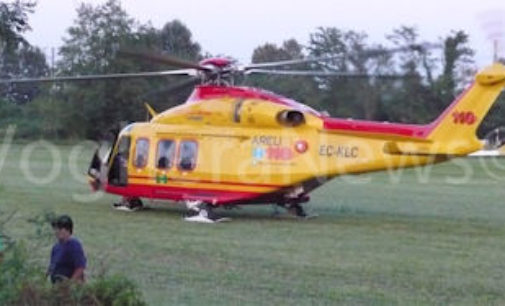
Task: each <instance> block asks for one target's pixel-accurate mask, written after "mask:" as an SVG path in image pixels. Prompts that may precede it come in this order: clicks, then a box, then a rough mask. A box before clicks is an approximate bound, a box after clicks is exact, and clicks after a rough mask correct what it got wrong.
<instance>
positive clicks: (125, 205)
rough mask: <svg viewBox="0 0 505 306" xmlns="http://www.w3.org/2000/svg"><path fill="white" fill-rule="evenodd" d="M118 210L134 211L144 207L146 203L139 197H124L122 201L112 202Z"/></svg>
mask: <svg viewBox="0 0 505 306" xmlns="http://www.w3.org/2000/svg"><path fill="white" fill-rule="evenodd" d="M112 207H113V208H114V209H117V210H121V211H127V212H133V211H138V210H141V209H143V208H144V203H142V200H140V199H139V198H130V197H122V198H121V201H119V202H116V203H114V204H112Z"/></svg>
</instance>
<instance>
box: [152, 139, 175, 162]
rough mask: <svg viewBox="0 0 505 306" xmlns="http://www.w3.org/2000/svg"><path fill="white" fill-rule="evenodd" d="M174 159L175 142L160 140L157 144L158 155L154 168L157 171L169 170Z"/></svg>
mask: <svg viewBox="0 0 505 306" xmlns="http://www.w3.org/2000/svg"><path fill="white" fill-rule="evenodd" d="M174 157H175V142H174V141H173V140H168V139H165V140H160V142H158V153H157V157H156V167H158V169H170V168H172V164H173V162H174Z"/></svg>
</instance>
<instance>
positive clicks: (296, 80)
mask: <svg viewBox="0 0 505 306" xmlns="http://www.w3.org/2000/svg"><path fill="white" fill-rule="evenodd" d="M303 58H305V55H304V53H303V47H302V45H300V44H299V43H298V42H297V41H296V40H295V39H289V40H286V41H285V42H284V43H283V44H282V45H281V46H277V45H275V44H271V43H266V44H264V45H262V46H259V47H257V48H256V49H255V50H254V52H253V55H252V59H251V61H252V62H253V63H263V62H272V61H283V60H293V59H303ZM291 68H292V69H301V70H305V69H308V68H310V67H309V66H308V65H307V64H299V65H295V66H291ZM247 83H248V84H249V85H251V86H256V87H261V88H265V89H268V90H271V91H273V92H276V93H278V94H282V95H284V96H286V97H289V98H292V99H296V100H298V101H301V102H304V103H307V104H309V105H311V106H315V107H317V106H318V100H317V98H316V97H315V95H314V93H315V91H316V86H317V85H316V83H315V81H314V78H312V77H300V76H274V75H253V76H249V77H248V79H247Z"/></svg>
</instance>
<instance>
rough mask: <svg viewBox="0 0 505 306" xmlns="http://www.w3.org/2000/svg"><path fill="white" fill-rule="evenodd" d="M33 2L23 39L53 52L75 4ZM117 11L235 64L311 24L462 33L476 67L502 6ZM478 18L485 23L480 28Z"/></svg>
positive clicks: (315, 1)
mask: <svg viewBox="0 0 505 306" xmlns="http://www.w3.org/2000/svg"><path fill="white" fill-rule="evenodd" d="M38 2H39V3H38V6H37V8H36V12H35V13H34V14H33V15H31V17H30V24H31V25H32V28H33V31H32V32H30V33H29V34H27V38H28V40H29V41H30V42H31V43H32V44H35V45H37V46H39V47H41V48H42V49H43V50H44V51H45V52H46V53H47V54H49V53H50V49H51V48H52V47H58V46H61V44H62V40H61V38H62V37H63V36H65V33H66V29H67V28H68V27H69V26H70V25H72V23H73V20H74V19H75V18H76V17H77V14H76V8H77V7H78V6H79V4H80V3H81V2H83V1H80V0H39V1H38ZM84 2H87V3H94V4H99V3H104V2H105V1H100V0H88V1H84ZM122 5H123V7H124V8H125V9H126V11H127V12H128V13H129V14H130V16H132V17H134V18H135V19H137V20H138V21H140V22H142V23H146V22H148V21H151V23H152V24H153V25H154V26H155V27H158V28H159V27H161V26H163V24H164V23H165V22H167V21H171V20H173V19H175V18H177V19H179V20H181V21H182V22H184V23H185V24H186V25H187V26H188V27H189V29H190V30H191V31H192V33H193V36H194V39H195V40H196V41H198V42H199V43H200V44H201V45H202V47H203V49H204V50H205V51H208V52H210V53H212V54H226V55H230V56H232V57H234V58H237V59H239V60H240V61H241V62H243V63H247V62H248V61H249V60H250V57H251V54H252V51H253V50H254V48H255V47H257V46H258V45H260V44H263V43H265V42H273V43H278V44H280V43H282V42H283V41H284V40H286V39H289V38H296V39H297V40H298V41H299V42H301V43H302V44H306V43H307V41H308V39H309V34H310V33H311V32H314V30H315V29H316V28H317V27H319V26H334V27H338V28H343V29H352V30H360V31H365V32H366V33H368V34H369V35H370V41H371V42H384V36H385V35H386V34H388V33H390V32H391V30H392V29H393V28H395V27H398V26H399V25H414V26H417V27H418V28H419V30H420V33H421V36H422V38H423V39H425V40H431V41H432V40H436V39H437V38H439V37H441V36H444V35H446V34H447V33H449V32H450V31H451V30H456V29H457V30H459V29H461V30H465V31H466V32H467V33H469V34H470V37H471V44H472V46H473V47H474V48H475V49H476V50H477V57H476V59H477V64H478V65H479V66H482V65H485V64H487V63H490V62H491V61H492V49H493V48H492V46H493V44H492V42H491V41H490V40H489V39H487V38H486V36H487V35H488V34H486V33H495V34H494V35H495V36H496V35H498V36H500V37H501V39H502V40H505V0H479V1H463V0H459V1H455V0H438V1H435V0H424V1H420V0H418V1H412V0H382V1H365V0H352V1H339V0H333V1H331V0H290V1H275V0H253V1H250V0H234V1H232V0H205V1H204V0H184V1H179V0H149V1H148V0H144V1H139V0H122ZM489 12H496V13H495V14H493V13H489ZM483 15H484V16H485V17H484V18H483V17H482V16H483ZM496 16H498V17H496ZM483 20H485V22H486V23H488V24H491V25H488V26H486V27H485V28H487V29H486V30H483V26H482V25H483V23H484V22H483ZM504 45H505V44H504ZM502 49H505V48H502ZM503 53H504V52H502V54H503Z"/></svg>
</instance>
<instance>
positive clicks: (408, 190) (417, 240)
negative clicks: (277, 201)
mask: <svg viewBox="0 0 505 306" xmlns="http://www.w3.org/2000/svg"><path fill="white" fill-rule="evenodd" d="M81 148H83V150H81V151H80V152H78V151H75V152H73V153H72V147H71V146H57V147H56V149H57V152H58V153H54V152H53V155H54V154H55V155H54V157H58V155H60V157H61V160H62V164H61V171H56V170H58V169H57V167H56V166H55V165H56V164H55V163H54V162H52V160H53V159H52V155H51V154H50V153H49V151H48V150H46V149H42V148H41V147H38V148H33V151H31V152H30V147H27V146H26V145H13V146H12V147H11V148H10V150H9V154H8V156H7V158H6V160H5V163H4V165H3V168H0V210H2V211H17V214H16V217H15V219H14V220H13V221H12V222H11V223H9V225H10V229H9V232H10V234H12V235H13V236H14V237H16V238H22V237H25V236H26V235H28V234H30V233H32V232H33V227H32V226H31V225H29V224H28V223H27V222H26V221H25V220H26V219H27V218H29V217H32V216H35V215H38V214H40V213H43V212H45V211H54V212H56V213H68V214H70V215H71V216H72V217H73V218H74V221H75V223H76V225H75V227H76V229H75V230H76V235H77V236H78V237H79V238H80V239H81V240H82V241H83V243H84V245H85V249H86V252H87V255H88V259H89V265H90V269H89V270H90V271H89V272H90V273H91V275H93V274H94V273H97V271H98V270H99V266H100V263H101V262H102V261H105V262H106V265H107V267H108V268H109V269H110V271H111V272H112V273H122V274H124V275H126V276H128V277H130V278H132V279H134V280H136V281H137V282H138V283H139V285H140V287H141V289H142V291H143V293H144V296H145V297H146V299H147V301H148V302H149V304H152V305H170V304H172V305H173V304H177V305H200V304H205V305H210V304H212V305H223V304H229V305H238V304H241V305H254V304H268V305H287V304H290V305H294V304H296V305H307V304H323V305H324V304H352V305H356V304H358V305H370V304H373V305H411V304H415V305H423V304H443V305H447V304H456V305H479V304H480V305H487V304H495V305H500V304H501V305H503V304H505V189H504V188H503V186H504V184H505V159H503V160H478V159H475V160H458V161H456V163H448V164H442V165H438V166H436V167H433V168H432V169H431V172H430V171H427V170H426V169H424V170H421V171H419V170H415V169H411V170H405V171H403V172H400V173H394V174H393V175H394V177H393V178H391V177H390V175H389V174H388V173H375V174H371V175H367V176H364V177H359V178H358V179H359V180H360V182H362V183H361V184H355V183H354V184H352V183H350V181H355V180H356V179H357V178H345V179H336V180H334V181H332V182H330V183H328V184H327V185H325V186H323V187H322V188H320V189H319V190H317V191H316V192H315V193H313V195H312V201H311V202H310V204H309V205H308V206H307V209H308V210H309V211H310V212H311V213H314V214H318V215H319V217H318V218H315V219H310V220H306V221H299V220H295V219H293V218H290V217H280V218H273V217H271V216H270V215H271V213H272V209H271V207H246V208H243V209H241V210H234V211H223V212H222V215H225V216H231V217H232V218H233V221H232V222H230V223H222V224H216V225H202V224H190V223H186V222H183V221H182V220H181V212H182V211H183V210H182V208H181V207H180V206H161V205H159V204H158V203H155V204H154V205H153V208H152V209H150V210H146V211H143V212H140V213H134V214H128V213H121V212H116V211H113V210H112V209H111V208H110V203H111V201H112V200H113V199H114V197H110V196H103V197H101V198H98V199H95V200H93V201H88V203H85V202H83V199H82V196H85V195H89V191H88V190H89V189H88V186H87V185H86V183H85V181H84V180H83V178H81V179H82V181H79V180H78V179H77V177H78V176H77V175H76V174H79V172H80V173H81V174H83V177H84V172H85V170H86V168H87V165H88V162H89V159H90V157H91V153H92V151H91V150H92V149H91V147H89V146H88V147H86V146H84V147H81ZM30 153H31V154H30ZM78 153H79V154H78ZM23 156H25V157H28V156H29V157H30V163H29V164H28V165H27V164H22V163H21V161H22V160H23V158H24V157H23ZM69 159H70V160H75V162H76V164H75V165H74V163H73V162H72V163H71V164H72V165H74V166H72V167H70V166H69V165H68V163H69ZM0 161H1V160H0ZM0 166H1V165H0ZM53 167H54V169H53ZM51 169H53V170H54V172H53V173H52V174H53V178H54V179H52V180H49V179H47V181H48V182H46V184H40V185H36V184H34V183H32V182H31V180H33V179H32V178H30V176H29V175H27V174H29V173H32V175H34V176H35V177H38V178H39V179H40V178H42V179H43V178H47V177H48V176H49V175H50V174H51ZM72 169H73V170H72ZM72 172H74V174H72ZM470 172H472V173H473V174H472V175H471V179H469V180H464V177H463V176H464V174H469V173H470ZM427 174H429V178H427V177H426V176H427ZM74 177H75V178H74ZM365 181H366V182H367V183H366V184H365V183H363V182H365ZM392 181H393V182H394V184H392ZM49 249H50V246H49V245H47V247H43V248H41V249H37V250H34V254H33V256H34V257H36V258H37V259H38V262H40V263H41V264H42V263H45V262H46V260H47V257H48V253H49Z"/></svg>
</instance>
